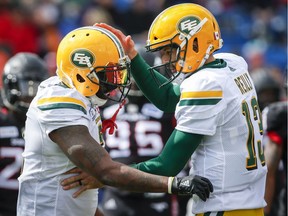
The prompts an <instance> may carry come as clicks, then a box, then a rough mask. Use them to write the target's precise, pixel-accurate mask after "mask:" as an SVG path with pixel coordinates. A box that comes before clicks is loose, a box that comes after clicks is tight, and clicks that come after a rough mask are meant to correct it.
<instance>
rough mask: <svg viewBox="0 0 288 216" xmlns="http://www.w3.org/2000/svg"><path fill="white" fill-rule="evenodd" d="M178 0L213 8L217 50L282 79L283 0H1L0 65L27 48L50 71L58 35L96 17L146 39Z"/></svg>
mask: <svg viewBox="0 0 288 216" xmlns="http://www.w3.org/2000/svg"><path fill="white" fill-rule="evenodd" d="M182 2H194V3H198V4H201V5H203V6H205V7H207V8H208V9H209V10H211V11H212V12H213V14H214V15H215V16H216V18H217V19H218V22H219V24H220V26H221V31H222V37H223V39H224V44H225V45H224V47H223V49H222V51H229V52H233V53H236V54H241V55H242V56H244V58H246V60H247V61H248V62H249V66H250V71H251V72H253V71H258V70H259V69H263V67H264V68H268V69H269V70H271V71H273V72H272V73H273V75H274V76H275V77H276V79H278V80H279V81H281V80H283V78H282V77H281V76H282V75H284V74H285V73H286V72H287V1H286V0H273V1H272V0H250V1H240V0H209V1H207V0H195V1H181V0H157V1H155V0H81V1H80V0H65V1H64V0H1V2H0V70H1V71H2V67H3V64H4V63H5V62H6V61H7V59H8V58H9V57H10V56H12V55H14V54H15V53H18V52H22V51H28V52H34V53H37V54H38V55H40V56H41V57H42V58H44V59H45V61H46V62H47V63H48V66H49V69H50V71H51V74H54V73H55V52H56V49H57V46H58V43H59V41H60V40H61V39H62V37H63V35H65V34H66V33H68V32H69V31H71V30H72V29H75V28H77V27H79V26H84V25H92V24H94V23H95V22H106V23H109V24H111V25H113V26H116V27H118V28H120V29H122V30H123V31H125V32H126V33H127V34H131V35H133V36H134V39H135V40H136V42H140V43H142V42H145V40H146V37H147V31H148V29H149V26H150V24H151V23H152V21H153V19H154V18H155V17H156V16H157V14H158V13H159V12H160V11H162V10H163V9H164V8H167V7H168V6H171V5H173V4H177V3H182ZM138 40H139V41H138ZM0 86H1V83H0Z"/></svg>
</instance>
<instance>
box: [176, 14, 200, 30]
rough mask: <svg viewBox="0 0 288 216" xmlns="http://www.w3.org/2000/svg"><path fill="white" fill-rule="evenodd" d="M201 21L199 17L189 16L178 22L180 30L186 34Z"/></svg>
mask: <svg viewBox="0 0 288 216" xmlns="http://www.w3.org/2000/svg"><path fill="white" fill-rule="evenodd" d="M199 23H200V19H199V18H198V17H194V16H189V17H185V18H183V19H182V20H180V22H179V23H178V30H179V31H180V32H182V33H184V34H186V35H188V34H189V33H190V31H191V30H192V29H193V28H195V26H197V25H198V24H199Z"/></svg>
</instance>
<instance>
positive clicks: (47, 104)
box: [37, 97, 87, 114]
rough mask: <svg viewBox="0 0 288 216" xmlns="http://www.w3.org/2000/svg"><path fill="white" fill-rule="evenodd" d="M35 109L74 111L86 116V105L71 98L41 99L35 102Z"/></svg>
mask: <svg viewBox="0 0 288 216" xmlns="http://www.w3.org/2000/svg"><path fill="white" fill-rule="evenodd" d="M37 107H38V108H39V109H40V110H42V111H44V110H52V109H76V110H80V111H82V112H83V113H84V114H87V111H86V105H85V104H84V103H83V102H82V101H81V100H78V99H75V98H71V97H49V98H41V99H39V100H38V101H37Z"/></svg>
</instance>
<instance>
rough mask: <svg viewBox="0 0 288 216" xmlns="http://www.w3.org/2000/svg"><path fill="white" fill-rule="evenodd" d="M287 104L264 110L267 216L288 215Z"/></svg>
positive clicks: (273, 105)
mask: <svg viewBox="0 0 288 216" xmlns="http://www.w3.org/2000/svg"><path fill="white" fill-rule="evenodd" d="M287 103H288V102H287V100H285V101H281V102H279V101H278V102H274V103H271V104H270V105H269V106H267V107H266V108H265V109H264V110H263V122H264V123H265V124H264V129H265V130H264V131H265V136H264V140H265V148H264V153H265V158H266V162H267V168H268V174H267V183H266V191H265V200H266V202H267V206H266V207H265V209H264V210H265V215H266V216H274V215H277V216H284V215H287ZM280 163H282V164H283V168H282V169H283V171H282V172H278V169H279V167H280V166H279V165H280ZM279 173H280V174H281V173H283V174H284V175H283V174H282V175H279ZM278 188H279V189H278ZM277 189H278V190H279V193H278V191H277Z"/></svg>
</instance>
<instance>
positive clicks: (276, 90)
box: [251, 69, 282, 110]
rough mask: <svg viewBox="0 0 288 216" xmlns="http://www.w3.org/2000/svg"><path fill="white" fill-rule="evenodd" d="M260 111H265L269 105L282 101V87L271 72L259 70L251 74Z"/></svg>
mask: <svg viewBox="0 0 288 216" xmlns="http://www.w3.org/2000/svg"><path fill="white" fill-rule="evenodd" d="M251 78H252V80H253V83H254V86H255V89H256V92H257V95H258V103H259V106H260V109H261V110H263V109H264V108H265V107H266V106H268V105H269V104H271V103H273V102H276V101H280V100H281V95H282V85H281V83H280V82H279V81H277V80H276V78H274V77H273V76H272V75H271V74H270V72H269V71H267V70H262V69H259V70H257V71H254V72H252V73H251Z"/></svg>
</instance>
